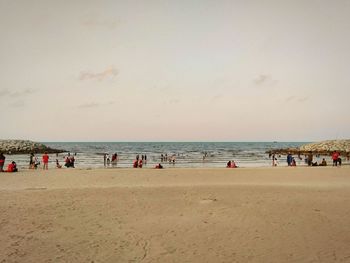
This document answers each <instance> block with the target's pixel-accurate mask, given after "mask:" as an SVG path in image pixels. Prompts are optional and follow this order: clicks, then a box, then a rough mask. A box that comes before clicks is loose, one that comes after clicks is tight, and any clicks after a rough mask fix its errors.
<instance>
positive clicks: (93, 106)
mask: <svg viewBox="0 0 350 263" xmlns="http://www.w3.org/2000/svg"><path fill="white" fill-rule="evenodd" d="M99 106H100V104H98V103H96V102H89V103H84V104H81V105H78V108H80V109H88V108H97V107H99Z"/></svg>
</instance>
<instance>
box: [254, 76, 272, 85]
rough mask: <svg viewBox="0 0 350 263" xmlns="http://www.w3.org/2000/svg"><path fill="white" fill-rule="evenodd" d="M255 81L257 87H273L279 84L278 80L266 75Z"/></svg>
mask: <svg viewBox="0 0 350 263" xmlns="http://www.w3.org/2000/svg"><path fill="white" fill-rule="evenodd" d="M253 81H254V83H255V85H257V86H263V85H269V86H272V85H274V84H276V82H277V81H276V80H273V79H272V77H271V76H270V75H265V74H261V75H259V76H258V77H256V78H255V79H254V80H253Z"/></svg>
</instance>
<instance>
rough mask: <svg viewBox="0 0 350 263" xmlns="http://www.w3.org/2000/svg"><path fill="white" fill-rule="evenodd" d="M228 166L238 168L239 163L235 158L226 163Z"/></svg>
mask: <svg viewBox="0 0 350 263" xmlns="http://www.w3.org/2000/svg"><path fill="white" fill-rule="evenodd" d="M226 168H238V166H237V164H236V163H235V161H234V160H232V161H228V162H227V164H226Z"/></svg>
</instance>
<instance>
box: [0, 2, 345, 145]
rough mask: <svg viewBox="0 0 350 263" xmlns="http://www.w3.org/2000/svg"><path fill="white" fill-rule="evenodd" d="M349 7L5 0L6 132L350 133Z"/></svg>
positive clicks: (248, 137)
mask: <svg viewBox="0 0 350 263" xmlns="http://www.w3.org/2000/svg"><path fill="white" fill-rule="evenodd" d="M349 14H350V1H347V0H344V1H341V0H338V1H328V0H327V1H323V0H318V1H313V0H308V1H295V0H290V1H289V0H285V1H283V0H276V1H273V0H266V1H260V0H259V1H249V0H248V1H234V0H231V1H220V0H217V1H214V0H201V1H196V0H192V1H188V0H187V1H184V0H183V1H181V0H178V1H153V0H147V1H146V0H144V1H134V0H124V1H118V0H111V1H97V0H95V1H89V0H84V1H78V0H72V1H59V0H49V1H47V0H43V1H37V0H21V1H19V0H0V35H1V41H0V72H1V75H0V105H1V108H2V110H1V112H2V116H1V120H2V121H1V126H0V138H2V139H30V140H36V141H318V140H325V139H347V138H350V117H349V110H350V106H349V105H350V103H349V98H350V74H349V73H350V16H349Z"/></svg>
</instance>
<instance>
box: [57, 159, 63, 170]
mask: <svg viewBox="0 0 350 263" xmlns="http://www.w3.org/2000/svg"><path fill="white" fill-rule="evenodd" d="M56 168H59V169H60V168H62V165H60V163H59V162H58V159H56Z"/></svg>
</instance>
